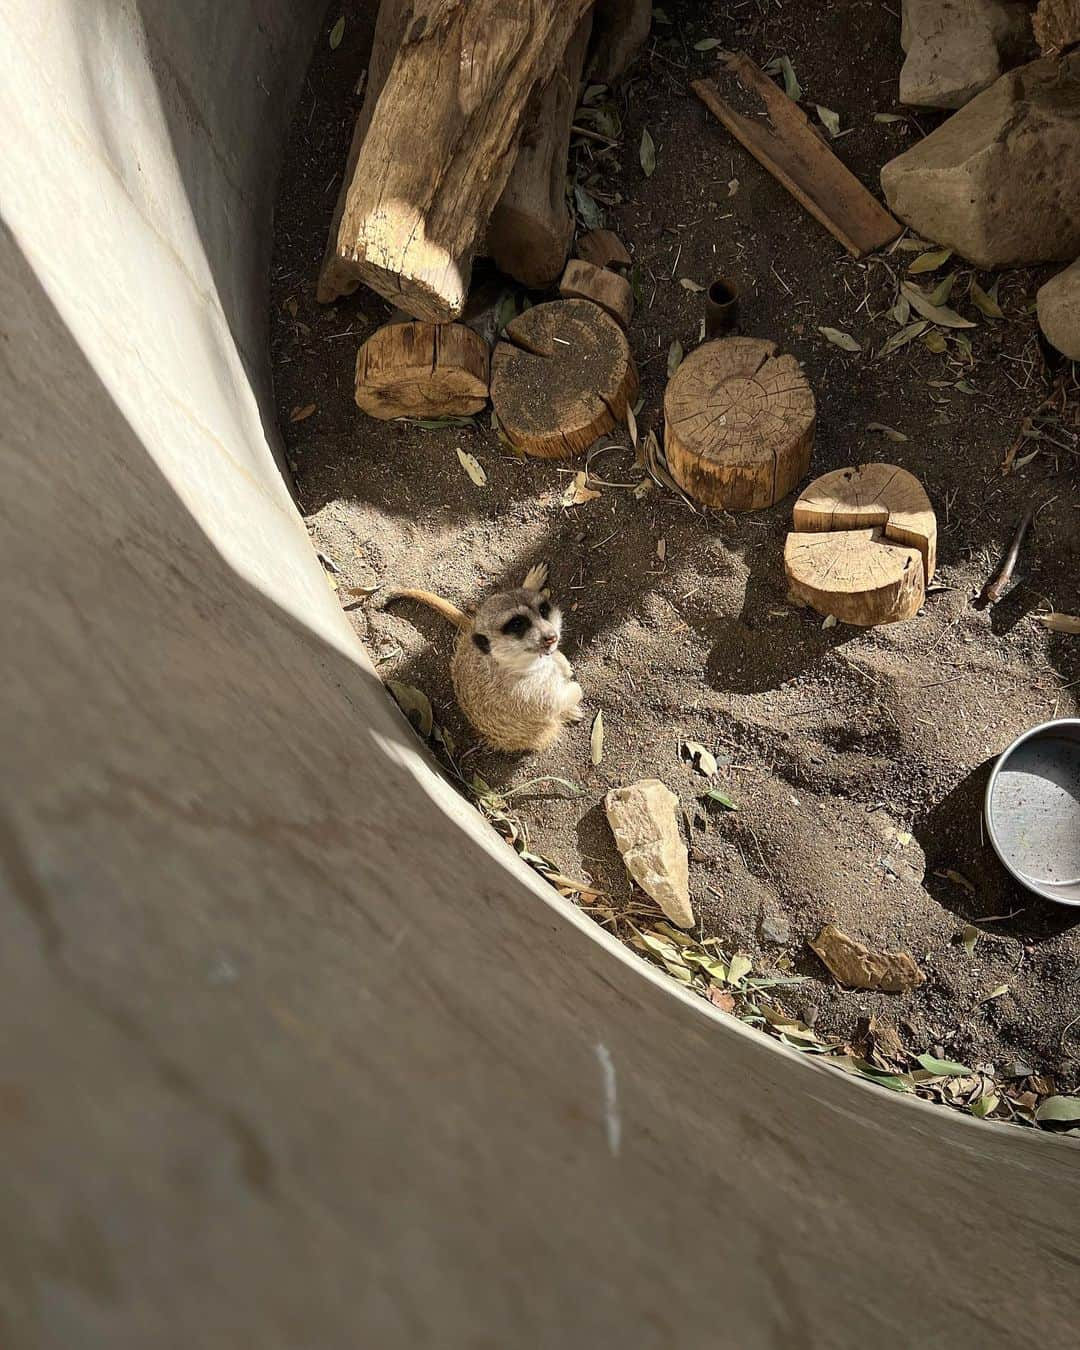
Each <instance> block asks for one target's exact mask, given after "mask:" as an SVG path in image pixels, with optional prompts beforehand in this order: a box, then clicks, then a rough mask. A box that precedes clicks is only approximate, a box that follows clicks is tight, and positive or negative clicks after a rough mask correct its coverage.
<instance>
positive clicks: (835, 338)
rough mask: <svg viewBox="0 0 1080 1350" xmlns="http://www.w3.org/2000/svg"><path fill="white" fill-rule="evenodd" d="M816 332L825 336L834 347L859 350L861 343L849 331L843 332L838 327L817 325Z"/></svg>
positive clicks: (847, 350) (852, 350)
mask: <svg viewBox="0 0 1080 1350" xmlns="http://www.w3.org/2000/svg"><path fill="white" fill-rule="evenodd" d="M818 332H819V333H820V334H821V335H822V337H824V338H827V339H828V340H829V341H830V342H831V343H832V344H833V346H834V347H842V348H843V349H844V351H846V352H861V351H862V343H861V342H859V341H857V340H856V339H855V338H853V337H852V336H851V334H850V333H843V332H841V331H840V329H839V328H822V327H821V326H820V325H819V327H818Z"/></svg>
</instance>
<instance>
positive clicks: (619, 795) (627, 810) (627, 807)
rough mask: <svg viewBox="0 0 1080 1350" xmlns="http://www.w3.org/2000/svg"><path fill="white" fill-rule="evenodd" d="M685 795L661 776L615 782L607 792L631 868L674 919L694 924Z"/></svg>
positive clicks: (613, 822) (611, 820) (612, 820)
mask: <svg viewBox="0 0 1080 1350" xmlns="http://www.w3.org/2000/svg"><path fill="white" fill-rule="evenodd" d="M678 809H679V799H678V797H676V795H675V794H674V792H672V791H671V790H670V789H669V788H667V787H665V786H664V784H663V783H661V781H660V780H659V778H645V779H642V781H641V782H640V783H631V784H630V786H629V787H621V788H612V789H611V791H610V792H609V793H608V794H607V796H606V797H605V798H604V810H605V811H606V812H607V818H608V824H609V825H610V826H611V831H612V833H613V834H614V836H615V842H616V844H617V845H618V846H619V852H620V853H621V854H622V859H623V862H624V863H625V864H626V870H627V871H628V872H629V873H630V875H631V876H632V877H633V879H634V880H635V881H636V882H637V884H638V885H639V886H640V887H641V889H642V890H643V891H644V892H645V894H646V895H648V896H651V897H652V899H654V900H655V901H656V903H657V904H658V905H659V906H660V908H661V909H662V910H663V911H664V913H665V914H666V915H667V917H668V918H669V919H670V920H671V922H672V923H674V924H677V925H678V926H679V927H680V928H693V926H694V922H695V920H694V911H693V909H692V908H691V907H690V868H689V863H688V861H687V856H686V845H685V844H684V843H683V841H682V835H681V834H680V833H679V816H678Z"/></svg>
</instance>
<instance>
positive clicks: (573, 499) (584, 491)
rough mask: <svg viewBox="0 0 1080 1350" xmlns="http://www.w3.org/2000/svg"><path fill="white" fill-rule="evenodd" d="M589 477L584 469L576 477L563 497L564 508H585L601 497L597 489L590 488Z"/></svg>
mask: <svg viewBox="0 0 1080 1350" xmlns="http://www.w3.org/2000/svg"><path fill="white" fill-rule="evenodd" d="M588 484H589V475H588V473H586V471H585V470H584V469H582V470H580V472H578V473H576V474H575V475H574V478H573V481H572V482H571V483H570V485H569V486H568V487H567V489H566V491H565V492H564V493H563V495H562V503H563V506H584V505H585V503H586V502H594V501H596V499H597V497H599V496H600V494H599V492H597V491H596V489H595V488H591V487H589V485H588Z"/></svg>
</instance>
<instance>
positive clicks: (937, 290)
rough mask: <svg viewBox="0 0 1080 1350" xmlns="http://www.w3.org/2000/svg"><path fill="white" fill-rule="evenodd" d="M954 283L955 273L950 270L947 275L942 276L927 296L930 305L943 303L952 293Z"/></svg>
mask: <svg viewBox="0 0 1080 1350" xmlns="http://www.w3.org/2000/svg"><path fill="white" fill-rule="evenodd" d="M955 285H956V273H955V272H950V273H949V275H948V276H946V277H942V278H941V280H940V281H939V282H938V284H937V285H936V286H935V287H934V289H933V290H932V291H931V292H930V295H929V296H928V297H927V298H928V299H929V301H930V303H931V304H932V305H943V304H944V303H945V301H946V300H948V298H949V296H950V295H952V288H953V287H954V286H955Z"/></svg>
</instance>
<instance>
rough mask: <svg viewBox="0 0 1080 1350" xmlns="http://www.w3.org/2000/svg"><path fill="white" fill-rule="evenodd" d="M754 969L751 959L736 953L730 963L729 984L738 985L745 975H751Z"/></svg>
mask: <svg viewBox="0 0 1080 1350" xmlns="http://www.w3.org/2000/svg"><path fill="white" fill-rule="evenodd" d="M752 968H753V962H752V961H751V960H750V958H749V957H748V956H743V954H742V953H741V952H736V953H735V955H734V956H733V957H732V958H731V961H730V962H729V963H728V972H727V982H728V984H738V983H739V981H740V980H741V979H742V977H743V976H744V975H749V973H750V971H751V969H752Z"/></svg>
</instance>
